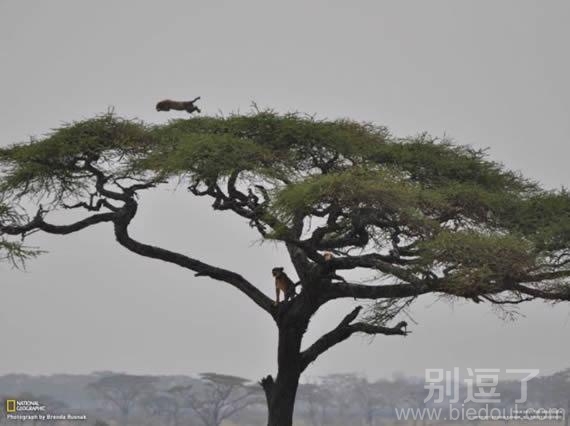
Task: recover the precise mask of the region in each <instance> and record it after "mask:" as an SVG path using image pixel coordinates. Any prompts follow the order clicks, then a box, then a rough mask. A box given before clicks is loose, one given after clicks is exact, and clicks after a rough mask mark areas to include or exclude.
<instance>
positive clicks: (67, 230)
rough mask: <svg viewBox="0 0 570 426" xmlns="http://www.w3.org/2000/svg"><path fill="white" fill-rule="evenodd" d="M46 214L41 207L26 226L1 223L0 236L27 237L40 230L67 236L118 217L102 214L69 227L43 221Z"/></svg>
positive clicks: (111, 214)
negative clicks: (28, 234) (30, 233)
mask: <svg viewBox="0 0 570 426" xmlns="http://www.w3.org/2000/svg"><path fill="white" fill-rule="evenodd" d="M44 213H45V211H44V210H42V208H41V207H40V209H39V210H38V212H37V214H36V216H35V217H34V219H32V220H31V221H30V222H28V223H26V224H24V225H4V224H1V223H0V234H7V235H24V236H25V235H26V234H27V233H29V232H31V231H34V230H36V229H39V230H41V231H44V232H47V233H48V234H57V235H66V234H71V233H73V232H77V231H81V230H82V229H85V228H87V227H89V226H93V225H96V224H98V223H103V222H112V221H113V220H114V219H115V217H116V214H115V213H100V214H95V215H92V216H89V217H86V218H85V219H82V220H80V221H78V222H75V223H71V224H69V225H53V224H51V223H47V222H45V221H44V220H43V214H44Z"/></svg>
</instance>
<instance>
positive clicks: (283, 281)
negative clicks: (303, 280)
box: [271, 267, 298, 305]
mask: <svg viewBox="0 0 570 426" xmlns="http://www.w3.org/2000/svg"><path fill="white" fill-rule="evenodd" d="M271 274H272V275H273V276H274V277H275V305H277V304H278V303H279V298H280V295H281V293H280V292H283V301H287V300H291V299H292V298H293V297H295V287H296V286H297V285H298V284H297V285H296V284H295V283H294V282H293V281H291V278H289V277H288V276H287V274H286V273H285V272H283V268H282V267H281V268H278V267H275V268H273V269H272V270H271Z"/></svg>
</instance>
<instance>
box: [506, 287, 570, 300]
mask: <svg viewBox="0 0 570 426" xmlns="http://www.w3.org/2000/svg"><path fill="white" fill-rule="evenodd" d="M512 289H513V290H516V291H518V292H520V293H523V294H527V295H529V296H532V297H535V298H536V297H538V298H541V299H546V300H556V301H562V300H568V301H570V284H569V285H566V286H565V287H563V289H560V288H557V289H556V290H542V289H538V288H534V287H528V286H525V285H522V284H514V285H513V287H512Z"/></svg>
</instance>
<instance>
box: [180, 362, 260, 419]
mask: <svg viewBox="0 0 570 426" xmlns="http://www.w3.org/2000/svg"><path fill="white" fill-rule="evenodd" d="M200 377H201V378H202V380H203V381H204V385H203V386H202V387H201V388H200V389H196V386H192V385H187V386H175V387H173V388H172V389H170V390H169V393H170V394H172V395H174V396H176V397H177V398H178V399H179V400H180V401H181V402H182V404H184V405H187V406H189V407H190V408H192V410H193V412H194V413H195V414H196V416H197V417H198V418H200V420H201V421H202V423H203V424H204V426H220V425H221V424H222V422H223V421H224V420H226V419H229V418H230V417H232V416H233V415H235V414H237V413H239V412H240V411H242V410H244V409H246V408H247V407H249V406H251V405H253V404H257V403H260V402H262V400H261V399H260V398H259V396H260V392H261V390H260V389H259V386H253V385H248V382H249V380H247V379H244V378H241V377H235V376H228V375H225V374H216V373H203V374H201V375H200Z"/></svg>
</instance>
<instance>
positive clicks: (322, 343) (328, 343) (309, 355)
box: [301, 306, 408, 371]
mask: <svg viewBox="0 0 570 426" xmlns="http://www.w3.org/2000/svg"><path fill="white" fill-rule="evenodd" d="M361 310H362V306H357V307H356V308H354V310H353V311H352V312H350V313H349V314H348V315H347V316H345V317H344V318H343V320H342V321H341V322H340V324H339V325H338V326H337V327H336V328H335V329H334V330H332V331H330V332H328V333H327V334H325V335H323V336H322V337H321V338H319V339H318V340H317V341H316V342H315V343H313V344H312V345H311V346H310V347H309V348H307V349H306V350H305V351H303V352H302V353H301V371H304V370H305V369H306V368H307V367H308V366H309V364H310V363H311V362H313V361H315V360H316V359H317V358H318V357H319V356H320V355H322V354H323V353H325V352H326V351H327V350H329V349H330V348H332V347H333V346H335V345H337V344H338V343H340V342H343V341H344V340H346V339H348V338H349V337H350V336H352V335H353V334H354V333H366V334H372V335H376V334H384V335H388V336H390V335H400V336H405V335H406V334H407V333H408V332H407V331H406V329H405V327H406V325H407V324H406V323H405V322H401V323H399V324H397V325H396V326H395V327H382V326H378V325H372V324H367V323H363V322H357V323H354V324H351V323H352V321H354V320H355V319H356V317H357V316H358V314H359V313H360V311H361Z"/></svg>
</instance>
